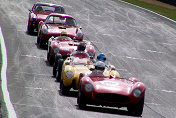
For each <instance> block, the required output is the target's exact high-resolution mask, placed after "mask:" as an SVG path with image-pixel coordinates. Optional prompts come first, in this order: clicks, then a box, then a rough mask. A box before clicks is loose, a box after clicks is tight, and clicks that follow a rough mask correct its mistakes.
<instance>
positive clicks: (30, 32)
mask: <svg viewBox="0 0 176 118" xmlns="http://www.w3.org/2000/svg"><path fill="white" fill-rule="evenodd" d="M27 32H28V34H33V33H34V29H32V28H31V26H30V22H29V21H28V25H27Z"/></svg>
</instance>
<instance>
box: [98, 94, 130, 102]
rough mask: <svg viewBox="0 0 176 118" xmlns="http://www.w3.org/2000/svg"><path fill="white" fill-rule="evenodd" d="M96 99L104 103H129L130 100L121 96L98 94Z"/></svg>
mask: <svg viewBox="0 0 176 118" xmlns="http://www.w3.org/2000/svg"><path fill="white" fill-rule="evenodd" d="M95 98H96V99H98V100H102V101H109V102H128V101H129V100H130V98H129V97H127V96H124V95H119V94H111V93H97V94H96V95H95Z"/></svg>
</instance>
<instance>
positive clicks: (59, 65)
mask: <svg viewBox="0 0 176 118" xmlns="http://www.w3.org/2000/svg"><path fill="white" fill-rule="evenodd" d="M62 65H63V59H59V61H58V67H57V73H56V81H57V82H60V80H61V75H62Z"/></svg>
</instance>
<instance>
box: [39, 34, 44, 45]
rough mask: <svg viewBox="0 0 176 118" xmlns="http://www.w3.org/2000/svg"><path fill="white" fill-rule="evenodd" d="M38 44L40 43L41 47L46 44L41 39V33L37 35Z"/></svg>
mask: <svg viewBox="0 0 176 118" xmlns="http://www.w3.org/2000/svg"><path fill="white" fill-rule="evenodd" d="M37 44H38V45H39V47H40V48H43V46H44V44H43V42H42V39H41V33H39V35H38V36H37Z"/></svg>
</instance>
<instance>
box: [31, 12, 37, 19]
mask: <svg viewBox="0 0 176 118" xmlns="http://www.w3.org/2000/svg"><path fill="white" fill-rule="evenodd" d="M31 20H32V21H37V16H36V15H35V14H34V13H31Z"/></svg>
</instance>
